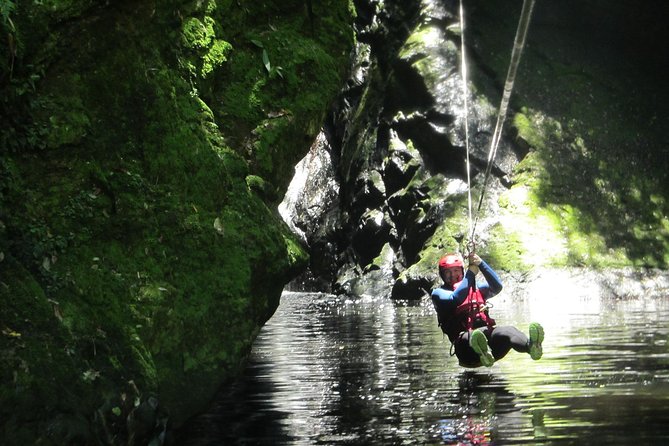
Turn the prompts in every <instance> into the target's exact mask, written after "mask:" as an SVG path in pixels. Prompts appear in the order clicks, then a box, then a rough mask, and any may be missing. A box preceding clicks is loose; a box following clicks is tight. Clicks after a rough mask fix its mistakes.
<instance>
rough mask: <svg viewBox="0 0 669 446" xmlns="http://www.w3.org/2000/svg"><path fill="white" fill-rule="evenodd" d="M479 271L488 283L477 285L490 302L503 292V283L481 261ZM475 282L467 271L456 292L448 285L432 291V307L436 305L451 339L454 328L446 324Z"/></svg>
mask: <svg viewBox="0 0 669 446" xmlns="http://www.w3.org/2000/svg"><path fill="white" fill-rule="evenodd" d="M479 269H480V270H481V273H482V274H483V277H484V278H485V279H486V281H485V282H480V283H476V287H477V288H478V290H479V291H480V292H481V295H482V296H483V299H484V300H488V299H489V298H491V297H493V296H495V295H497V294H499V292H500V291H502V281H501V280H500V278H499V276H498V275H497V273H496V272H495V271H494V270H493V269H492V268H491V267H490V265H488V264H487V263H486V262H484V261H481V264H480V265H479ZM475 282H476V276H475V275H474V273H473V272H472V271H470V270H469V269H467V271H466V273H465V277H464V278H463V279H462V281H461V282H460V283H458V284H456V285H457V286H456V287H455V290H453V289H450V287H449V286H448V285H447V284H444V285H442V286H441V287H439V288H435V289H434V290H432V293H431V295H432V305H434V309H435V310H436V312H437V317H438V319H439V322H440V326H441V329H442V331H443V332H444V333H446V334H449V338H450V337H451V335H452V334H454V333H449V331H452V330H451V328H454V327H447V326H445V324H446V322H447V321H449V320H450V319H451V317H452V316H453V315H454V314H455V309H456V308H457V307H458V305H460V304H461V303H462V302H463V301H464V300H465V299H466V298H467V295H468V294H469V288H470V286H471V284H474V283H475Z"/></svg>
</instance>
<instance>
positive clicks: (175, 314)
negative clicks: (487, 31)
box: [0, 0, 351, 444]
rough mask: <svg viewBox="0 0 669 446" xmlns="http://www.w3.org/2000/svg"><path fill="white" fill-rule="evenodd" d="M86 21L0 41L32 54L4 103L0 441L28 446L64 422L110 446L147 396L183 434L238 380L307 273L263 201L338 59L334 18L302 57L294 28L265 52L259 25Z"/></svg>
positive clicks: (225, 20)
mask: <svg viewBox="0 0 669 446" xmlns="http://www.w3.org/2000/svg"><path fill="white" fill-rule="evenodd" d="M10 3H12V2H6V1H5V2H2V3H0V5H1V6H2V7H5V9H1V10H0V13H4V12H6V11H9V10H8V9H6V7H7V5H8V4H10ZM12 4H13V3H12ZM332 5H333V6H335V7H334V8H333V13H335V12H336V14H339V13H340V10H339V8H340V7H339V5H336V4H335V2H333V3H332ZM89 6H90V1H88V0H78V1H77V0H74V1H67V2H33V3H30V4H28V3H27V4H26V5H25V9H20V11H21V12H20V14H19V16H18V17H15V16H14V15H13V14H16V13H17V11H19V10H12V11H9V12H8V14H7V15H6V17H7V21H3V22H2V23H3V26H6V25H7V24H8V23H9V21H8V20H9V18H11V20H12V23H15V24H17V28H19V26H18V25H19V24H20V25H21V27H20V29H21V31H22V32H23V33H24V34H22V35H25V36H27V38H26V40H25V52H24V53H22V57H25V60H22V64H21V70H20V71H19V70H17V71H15V72H14V76H13V78H12V79H11V81H10V82H8V83H6V85H5V84H3V85H2V88H3V96H2V99H1V100H0V101H1V102H0V105H1V109H0V114H1V117H2V120H1V121H0V143H1V144H2V148H1V149H0V282H1V283H0V332H1V334H0V377H1V378H2V383H3V384H2V385H1V386H0V407H3V408H4V409H1V408H0V419H2V420H3V422H2V425H1V426H0V432H2V435H10V436H11V438H12V439H17V438H21V439H23V440H25V441H21V443H22V444H33V443H36V442H41V443H44V444H49V440H48V439H47V437H46V434H45V431H44V430H40V429H41V428H40V426H46V425H47V424H46V423H44V422H43V420H48V419H50V418H52V417H55V416H58V414H59V413H63V412H67V413H71V414H74V415H72V417H73V419H76V420H84V421H83V426H84V429H83V430H81V429H79V428H80V427H81V426H82V424H80V423H79V421H72V420H70V421H71V422H70V421H63V422H62V423H60V424H58V426H59V427H58V429H59V432H61V431H60V429H62V433H63V437H62V438H65V437H66V434H68V432H70V433H73V432H74V431H75V430H76V432H77V435H79V434H80V433H81V436H82V437H81V438H88V437H86V436H87V435H92V434H91V430H94V429H102V427H101V426H100V425H95V426H90V425H88V424H89V422H88V421H86V420H92V421H90V423H93V424H95V423H102V420H106V421H104V422H105V423H107V427H110V428H112V427H113V429H115V432H118V433H119V434H118V435H119V437H118V438H119V441H120V442H122V441H124V435H126V436H127V432H126V433H124V432H125V429H126V426H125V423H124V420H125V419H126V418H127V416H128V414H129V411H130V410H132V407H133V404H134V403H133V402H134V401H141V400H142V399H143V398H145V397H146V396H147V395H148V394H150V393H152V392H159V395H158V396H159V400H160V404H161V407H164V408H166V409H168V410H169V412H170V420H172V421H174V422H175V423H178V422H179V421H181V420H183V419H184V418H186V417H188V416H190V415H192V414H193V413H194V412H196V411H198V410H201V408H202V404H203V403H204V402H206V401H208V400H209V399H210V397H211V395H212V394H213V393H214V392H215V391H216V389H217V388H218V387H219V386H220V385H221V383H222V382H223V381H224V380H225V379H227V378H229V377H231V376H233V375H234V374H235V373H236V372H237V371H238V370H239V368H240V367H241V364H242V361H243V358H244V357H245V355H246V354H247V353H248V351H249V350H250V346H251V343H252V340H253V338H254V337H255V335H256V334H257V332H258V330H259V329H260V326H261V324H262V323H264V322H265V321H266V320H267V319H268V318H269V317H270V316H271V314H272V313H273V311H274V310H275V308H276V306H277V304H278V299H279V296H280V293H281V289H282V288H283V284H284V283H285V282H286V281H287V280H289V278H290V277H292V276H293V275H294V274H296V273H297V271H298V270H300V269H301V268H303V267H304V265H305V264H306V262H307V257H306V253H305V251H304V249H303V247H302V246H301V245H300V244H299V242H298V241H297V240H295V239H294V237H292V236H291V235H289V234H288V231H287V229H286V228H285V227H284V225H282V224H280V221H279V219H278V217H277V216H276V212H275V211H274V210H271V209H270V208H268V207H267V205H266V203H265V202H264V201H263V200H267V201H272V200H276V197H278V196H280V192H281V189H280V187H277V184H281V183H283V182H285V181H287V180H286V178H288V174H287V173H289V169H292V164H294V160H295V158H296V157H298V156H300V154H301V153H304V151H306V150H307V149H308V146H309V143H310V138H313V136H314V135H315V133H316V132H317V131H318V128H319V125H320V123H319V119H320V117H322V115H323V113H324V110H325V109H326V108H327V106H328V101H329V100H330V98H331V97H332V96H333V95H334V93H335V92H336V91H337V89H338V87H339V82H340V81H341V76H342V75H343V70H341V67H342V66H343V65H344V64H342V63H339V62H340V61H342V60H345V57H346V53H347V49H348V48H349V46H350V43H351V41H350V37H346V36H345V35H342V34H341V33H342V32H347V33H349V35H350V34H351V30H350V28H349V22H348V21H347V20H346V17H347V16H341V17H339V18H338V19H337V20H338V21H337V22H336V23H327V24H325V23H324V24H323V27H324V28H323V29H324V30H325V29H331V27H337V28H338V31H339V34H337V37H333V36H332V35H330V34H328V35H327V36H326V37H324V38H314V37H306V36H305V35H304V34H302V28H303V27H301V23H303V22H304V20H305V18H304V17H301V14H302V12H303V10H302V9H301V8H300V9H299V13H298V15H300V17H299V18H296V17H295V11H291V10H290V8H288V9H287V10H286V12H285V13H282V14H279V17H283V18H282V19H281V20H277V22H276V23H275V25H273V26H274V29H271V28H270V30H271V33H270V32H269V31H268V30H267V21H266V20H265V19H262V20H260V21H259V23H254V24H253V25H252V26H248V27H245V26H243V22H235V20H233V19H235V18H242V17H243V16H245V15H246V14H248V19H249V20H253V18H254V17H256V14H251V12H252V10H253V9H254V8H256V9H263V8H264V5H253V4H246V5H245V6H244V7H243V8H239V7H238V6H237V4H236V3H235V2H213V1H208V2H193V3H188V4H182V3H180V4H179V5H178V8H179V9H178V10H177V9H175V8H176V6H175V4H174V3H173V2H167V3H164V4H160V5H157V6H156V7H155V8H149V7H147V6H146V5H144V4H137V5H134V4H133V5H132V6H131V5H129V4H128V5H124V6H122V7H119V8H111V9H105V8H103V9H102V10H100V9H96V15H95V18H94V20H93V19H91V20H87V19H86V18H87V17H88V18H90V16H89V15H88V14H89V13H88V9H87V8H88V7H89ZM22 8H23V6H22ZM272 8H277V9H276V10H277V11H283V10H284V8H287V6H284V5H283V4H282V3H280V2H277V3H276V4H274V5H272ZM228 14H229V15H228ZM327 15H328V14H324V16H327ZM290 16H292V18H290ZM2 17H5V16H4V15H2ZM73 17H77V18H78V19H77V20H72V21H70V22H67V23H70V24H72V26H74V27H75V28H68V27H63V26H54V24H56V23H59V21H61V20H66V19H68V18H73ZM15 18H16V20H15ZM19 19H20V20H19ZM177 19H178V20H177ZM244 20H246V19H244ZM260 22H262V23H260ZM286 26H287V27H290V30H289V31H284V30H282V28H283V27H286ZM3 31H6V28H3ZM270 34H276V36H274V37H273V36H271V35H270ZM251 35H255V36H258V38H259V39H260V40H262V41H263V42H265V44H266V45H267V56H266V59H267V60H266V62H267V63H266V65H267V66H268V67H269V70H268V69H267V67H266V66H265V64H263V61H262V52H259V51H258V47H255V46H253V45H252V44H249V43H248V42H249V40H248V36H251ZM277 36H282V37H281V39H282V40H281V42H282V44H283V45H284V47H282V48H278V47H277V46H276V45H277V44H278V43H279V41H278V40H276V39H275V37H277ZM291 39H295V40H299V42H291ZM233 44H234V49H233ZM293 48H295V51H294V52H295V53H296V55H297V56H296V57H295V59H294V61H293V62H290V63H288V62H284V61H285V60H288V58H289V56H290V55H291V53H292V52H293ZM64 51H67V53H66V55H67V57H64V56H63V54H65V53H63V52H64ZM310 52H311V53H313V55H311V56H310V55H309V54H308V53H310ZM332 54H337V58H334V57H333V56H332ZM270 56H271V57H272V60H271V63H270V60H269V57H270ZM320 62H324V64H323V65H313V66H312V64H314V63H318V64H320ZM42 67H44V68H42ZM289 69H290V70H292V72H291V73H290V79H287V76H286V75H287V73H288V70H289ZM44 70H46V72H45V71H44ZM281 74H283V76H284V78H282V77H281ZM299 76H303V77H304V81H305V82H306V83H305V84H303V85H300V84H299ZM3 80H4V79H3ZM286 82H289V84H286ZM286 85H290V89H285V87H286ZM302 93H304V95H303V94H302ZM303 97H308V98H309V102H308V103H302V102H301V100H302V98H303ZM281 107H283V109H282V108H281ZM294 113H299V117H300V119H299V120H298V119H294V118H293V116H294ZM254 129H256V131H255V132H253V130H254ZM252 132H253V133H252ZM256 152H257V153H256ZM254 171H255V173H254ZM261 171H263V172H264V171H267V172H269V173H270V175H269V176H268V177H267V178H269V180H268V179H266V177H264V176H261V175H258V174H257V172H261ZM277 178H280V179H281V181H276V179H277ZM268 259H270V260H271V261H268ZM129 383H132V384H129ZM63 389H66V396H65V397H63V395H62V394H63ZM128 402H130V403H128ZM8 408H12V411H10V410H9V409H8ZM14 409H16V410H14ZM32 420H39V422H40V423H41V424H40V426H37V425H36V423H34V422H33V421H32ZM68 420H69V419H68ZM31 423H32V424H31ZM22 426H23V427H22ZM26 426H28V427H26ZM86 429H89V432H88V434H86V433H85V431H86ZM68 430H69V431H68ZM101 431H102V430H101ZM0 436H1V435H0ZM37 437H39V438H37ZM53 438H56V437H53ZM59 438H60V437H59ZM3 439H4V437H3ZM88 440H90V438H88V439H87V440H82V443H83V444H91V443H93V442H94V441H88ZM54 441H56V440H54Z"/></svg>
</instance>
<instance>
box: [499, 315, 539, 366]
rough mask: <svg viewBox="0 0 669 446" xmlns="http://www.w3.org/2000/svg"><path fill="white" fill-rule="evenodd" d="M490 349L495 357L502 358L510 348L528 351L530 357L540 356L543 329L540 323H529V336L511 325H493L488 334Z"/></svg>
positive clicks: (521, 351) (523, 351) (522, 351)
mask: <svg viewBox="0 0 669 446" xmlns="http://www.w3.org/2000/svg"><path fill="white" fill-rule="evenodd" d="M489 337H490V340H489V344H490V349H491V350H492V354H493V356H494V357H495V359H502V358H503V357H504V356H506V354H507V353H509V350H511V349H512V348H513V349H514V350H515V351H517V352H520V353H529V354H530V356H531V357H532V359H534V360H537V359H539V358H541V355H542V353H543V352H542V348H541V343H542V341H543V339H544V330H543V328H542V327H541V325H539V324H537V323H536V322H533V323H532V324H530V337H529V338H528V337H527V336H526V335H525V333H523V332H522V331H520V330H518V329H517V328H516V327H512V326H498V327H495V328H494V329H493V330H492V332H491V333H490V335H489Z"/></svg>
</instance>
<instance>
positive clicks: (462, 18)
mask: <svg viewBox="0 0 669 446" xmlns="http://www.w3.org/2000/svg"><path fill="white" fill-rule="evenodd" d="M464 11H465V10H464V8H463V6H462V0H460V46H461V51H460V53H461V56H462V63H461V64H460V67H461V68H460V70H461V76H462V97H463V98H464V101H463V102H464V105H463V106H464V114H465V119H464V121H465V148H466V152H467V158H466V164H467V210H468V217H469V218H468V221H469V234H471V235H472V236H473V235H474V227H473V220H472V187H471V182H472V180H471V173H470V172H471V168H470V165H469V107H468V98H467V59H466V57H465V12H464ZM472 240H473V239H472Z"/></svg>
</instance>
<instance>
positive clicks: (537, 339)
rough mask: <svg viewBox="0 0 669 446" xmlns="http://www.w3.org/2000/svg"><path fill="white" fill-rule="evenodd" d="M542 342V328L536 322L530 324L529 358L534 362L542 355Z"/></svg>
mask: <svg viewBox="0 0 669 446" xmlns="http://www.w3.org/2000/svg"><path fill="white" fill-rule="evenodd" d="M542 342H544V327H542V326H541V325H540V324H538V323H536V322H532V323H531V324H530V357H531V358H532V359H534V360H535V361H536V360H537V359H541V357H542V356H543V354H544V351H543V348H542V347H541V343H542Z"/></svg>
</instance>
